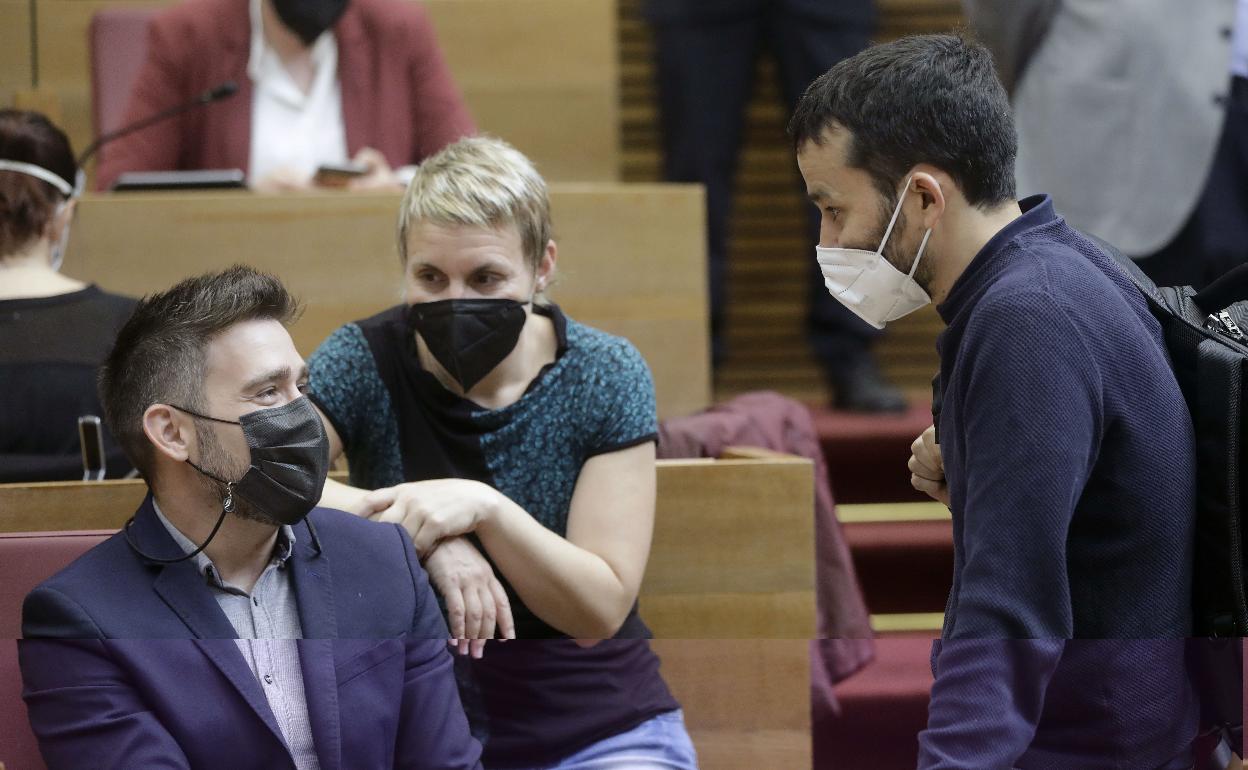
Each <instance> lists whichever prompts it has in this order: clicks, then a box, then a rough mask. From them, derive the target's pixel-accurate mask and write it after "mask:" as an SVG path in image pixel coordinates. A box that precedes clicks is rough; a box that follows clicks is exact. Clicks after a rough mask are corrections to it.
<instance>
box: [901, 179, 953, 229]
mask: <svg viewBox="0 0 1248 770" xmlns="http://www.w3.org/2000/svg"><path fill="white" fill-rule="evenodd" d="M921 168H922V167H920V169H916V170H915V172H914V174H913V175H912V176H911V177H910V190H909V191H913V192H916V193H918V194H919V205H920V211H921V217H922V220H923V227H924V228H925V229H927V228H932V227H935V226H936V223H937V222H938V221H940V218H941V217H942V216H944V213H945V206H946V205H948V202H949V201H948V199H947V198H946V197H945V191H944V188H943V187H942V184H951V183H952V180H950V179H949V178H948V177H947V175H945V174H942V173H940V172H939V171H936V170H935V169H931V170H926V171H925V170H921ZM942 180H944V181H942Z"/></svg>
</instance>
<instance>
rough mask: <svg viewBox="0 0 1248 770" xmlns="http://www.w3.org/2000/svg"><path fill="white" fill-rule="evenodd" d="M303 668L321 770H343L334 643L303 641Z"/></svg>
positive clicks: (306, 696) (300, 655) (300, 661)
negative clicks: (341, 769)
mask: <svg viewBox="0 0 1248 770" xmlns="http://www.w3.org/2000/svg"><path fill="white" fill-rule="evenodd" d="M298 644H299V664H300V666H302V668H303V692H304V699H305V700H306V701H307V704H308V723H309V725H311V727H312V742H313V744H314V745H315V746H316V756H317V757H318V758H319V759H320V760H321V770H339V769H340V768H341V766H342V733H341V729H342V719H341V716H340V714H339V709H338V680H337V668H336V666H335V665H334V645H335V642H334V641H333V640H330V639H301V640H300V641H299V642H298Z"/></svg>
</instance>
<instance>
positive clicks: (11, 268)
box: [0, 110, 134, 482]
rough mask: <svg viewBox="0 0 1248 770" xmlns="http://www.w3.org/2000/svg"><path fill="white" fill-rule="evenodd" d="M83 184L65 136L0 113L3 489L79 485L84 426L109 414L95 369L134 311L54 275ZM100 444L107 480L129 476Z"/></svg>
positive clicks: (27, 115)
mask: <svg viewBox="0 0 1248 770" xmlns="http://www.w3.org/2000/svg"><path fill="white" fill-rule="evenodd" d="M79 178H80V177H79V173H78V164H77V163H76V162H75V161H74V154H73V151H72V150H71V149H70V146H69V140H68V139H67V138H66V137H65V134H64V133H63V132H62V131H61V130H60V129H59V128H57V127H56V126H54V125H52V123H50V122H49V121H48V120H47V118H45V117H44V116H42V115H40V114H38V113H34V112H23V111H18V110H0V394H3V397H2V398H0V482H12V481H59V480H69V479H82V476H83V467H82V454H81V452H80V450H79V440H78V418H79V417H80V416H83V415H97V416H98V415H102V414H103V412H102V411H101V409H100V404H99V399H98V397H97V395H96V388H95V375H96V369H97V368H98V367H99V364H100V362H101V361H103V360H104V357H105V356H106V355H108V351H109V350H110V349H111V348H112V346H113V341H114V339H115V338H116V335H117V330H118V329H119V328H120V327H121V325H122V324H123V323H125V321H126V319H127V318H128V317H129V315H130V311H131V310H133V309H134V301H133V300H131V299H127V298H125V297H119V296H117V295H114V294H108V293H106V292H104V291H101V290H100V288H99V287H98V286H95V285H90V286H89V285H87V284H84V283H82V282H81V281H75V280H73V279H72V278H68V277H66V276H63V275H61V274H60V273H59V272H58V269H59V267H60V262H61V258H62V256H63V255H64V253H65V248H66V246H67V245H68V242H69V230H70V224H71V222H72V221H73V217H74V207H75V205H76V199H77V195H78V193H79V192H80V190H79V189H78V187H77V183H76V180H78V179H79ZM104 446H105V459H106V463H107V471H108V476H109V477H110V478H116V477H118V476H123V475H125V474H126V473H128V472H129V471H130V469H131V466H130V463H129V462H128V461H127V460H126V459H125V455H124V454H123V453H122V452H121V449H120V448H119V447H118V446H117V444H116V443H115V442H114V441H113V439H112V437H111V436H110V435H108V434H107V432H106V433H105V436H104Z"/></svg>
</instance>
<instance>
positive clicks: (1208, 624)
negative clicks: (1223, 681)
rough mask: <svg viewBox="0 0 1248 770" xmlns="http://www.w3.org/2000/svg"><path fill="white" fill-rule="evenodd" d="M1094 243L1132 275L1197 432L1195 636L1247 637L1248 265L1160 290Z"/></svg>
mask: <svg viewBox="0 0 1248 770" xmlns="http://www.w3.org/2000/svg"><path fill="white" fill-rule="evenodd" d="M1093 240H1095V241H1096V242H1097V243H1098V244H1100V245H1101V247H1102V248H1103V249H1104V250H1105V251H1106V253H1108V254H1109V255H1110V256H1111V257H1113V258H1114V260H1115V261H1117V262H1118V263H1119V264H1120V265H1121V266H1122V267H1123V268H1124V269H1125V270H1126V272H1127V274H1128V275H1129V276H1131V279H1132V280H1133V281H1134V282H1135V284H1136V286H1137V287H1139V289H1140V291H1141V292H1142V293H1143V294H1144V296H1145V298H1146V299H1147V300H1148V306H1149V309H1150V310H1152V313H1153V315H1154V316H1155V317H1156V318H1157V320H1158V321H1159V322H1160V323H1161V331H1162V334H1163V335H1164V338H1165V343H1166V349H1167V351H1168V352H1169V354H1170V363H1171V366H1172V367H1173V368H1174V374H1175V377H1176V378H1177V379H1178V382H1179V388H1180V389H1182V391H1183V397H1184V398H1185V399H1186V401H1187V407H1188V409H1189V411H1190V412H1191V414H1192V425H1193V426H1194V427H1195V429H1196V497H1197V499H1196V564H1195V571H1194V573H1193V578H1194V580H1193V586H1192V590H1193V605H1192V606H1193V616H1194V621H1195V635H1196V636H1205V637H1234V636H1248V601H1246V600H1245V594H1246V593H1248V585H1246V584H1245V580H1244V546H1245V540H1244V530H1245V524H1246V522H1245V518H1244V509H1245V499H1244V496H1245V494H1248V487H1246V485H1245V482H1246V481H1248V388H1246V387H1245V386H1246V385H1248V383H1246V382H1245V380H1248V265H1240V266H1239V267H1237V268H1235V269H1234V270H1231V271H1230V272H1228V273H1227V274H1226V275H1224V276H1222V277H1221V278H1219V279H1218V280H1216V281H1214V282H1213V283H1211V284H1209V286H1207V287H1205V288H1204V289H1202V290H1201V291H1199V292H1197V291H1195V290H1194V289H1193V288H1192V287H1190V286H1174V287H1171V286H1162V287H1158V286H1157V285H1156V284H1154V283H1153V282H1152V280H1150V279H1149V278H1148V276H1146V275H1145V274H1144V273H1143V271H1141V270H1140V269H1139V267H1137V266H1136V264H1135V263H1134V262H1133V261H1131V259H1130V258H1128V257H1127V256H1125V255H1123V254H1122V252H1120V251H1118V249H1116V248H1114V247H1113V246H1111V245H1110V244H1108V243H1105V242H1104V241H1101V240H1099V239H1095V238H1094V239H1093Z"/></svg>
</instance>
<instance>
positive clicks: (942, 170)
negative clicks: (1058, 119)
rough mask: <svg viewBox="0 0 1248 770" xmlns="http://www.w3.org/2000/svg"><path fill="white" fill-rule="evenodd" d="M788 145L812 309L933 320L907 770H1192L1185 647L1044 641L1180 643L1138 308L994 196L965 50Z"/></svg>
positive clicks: (1010, 195) (1171, 423)
mask: <svg viewBox="0 0 1248 770" xmlns="http://www.w3.org/2000/svg"><path fill="white" fill-rule="evenodd" d="M790 130H791V133H792V134H793V137H794V141H795V146H796V150H797V158H798V165H799V166H800V168H801V171H802V175H803V177H804V178H805V180H806V185H807V189H808V192H809V194H810V198H811V200H812V201H814V203H815V204H816V205H817V206H818V207H819V208H820V209H821V210H822V212H823V221H822V230H821V234H820V248H819V249H818V261H819V264H820V266H821V267H822V269H823V273H824V278H825V285H826V287H827V289H828V290H829V291H830V292H831V293H832V294H833V296H835V297H836V298H837V299H839V300H840V301H841V302H842V303H843V304H845V305H846V307H848V308H849V309H851V310H853V311H854V312H855V313H857V314H858V315H859V316H860V317H861V318H863V319H864V320H866V321H867V322H868V323H871V324H873V325H875V326H877V327H883V325H884V324H885V323H887V322H888V321H891V320H895V319H897V318H900V317H901V316H903V315H905V314H907V313H909V312H912V311H914V310H917V309H918V308H920V307H922V306H924V305H926V304H928V303H929V302H935V303H936V304H937V310H938V311H939V313H940V316H941V318H942V320H944V322H945V323H946V324H947V328H946V330H945V331H944V332H943V333H942V334H941V336H940V338H939V340H938V341H937V347H938V349H939V351H940V357H941V368H940V377H939V380H938V387H937V392H938V393H939V394H940V397H939V398H938V399H937V404H936V405H935V409H934V412H937V416H936V420H935V422H936V427H935V429H934V430H933V432H932V434H931V435H929V436H927V437H926V439H927V440H926V442H924V441H922V440H920V441H918V442H916V456H915V458H912V460H911V469H912V471H913V472H914V473H915V476H914V479H913V480H914V482H915V484H916V486H918V487H919V488H920V489H924V490H926V491H930V492H932V493H933V494H934V496H936V497H938V499H942V500H944V501H945V502H946V503H947V504H949V506H950V508H951V510H952V513H953V537H954V561H955V564H954V577H953V588H952V591H951V592H950V595H949V602H948V606H947V609H946V613H945V622H944V630H943V634H942V636H943V637H944V640H945V641H944V643H943V645H942V644H938V645H937V646H936V648H935V650H934V652H933V672H934V673H935V675H936V682H935V685H934V687H933V691H932V704H931V710H930V713H929V729H928V730H927V731H925V732H924V733H923V736H922V738H921V744H922V758H921V764H922V766H924V767H933V768H934V767H967V766H973V767H993V768H996V767H1013V766H1020V767H1029V766H1043V767H1072V768H1073V767H1079V768H1099V767H1105V768H1118V767H1153V768H1156V767H1167V768H1168V767H1189V766H1190V764H1191V754H1190V744H1191V740H1192V737H1193V734H1194V731H1195V726H1196V721H1195V715H1194V712H1193V710H1192V705H1191V704H1192V703H1193V700H1192V699H1193V694H1192V692H1191V689H1190V685H1189V684H1188V682H1187V677H1186V675H1185V669H1184V662H1183V655H1182V645H1178V644H1175V645H1152V646H1149V645H1144V646H1141V645H1140V644H1138V643H1132V642H1128V641H1122V642H1118V643H1117V644H1118V646H1117V647H1115V643H1114V642H1108V643H1107V644H1108V647H1106V646H1105V644H1102V645H1090V644H1074V643H1070V642H1067V641H1065V640H1068V639H1072V638H1080V637H1087V638H1099V639H1109V640H1138V639H1144V638H1161V639H1179V638H1182V637H1184V636H1187V635H1188V634H1190V633H1191V628H1192V618H1191V613H1192V610H1191V598H1190V594H1191V586H1192V562H1193V533H1194V525H1195V512H1194V499H1195V488H1194V478H1195V466H1194V462H1195V460H1194V446H1193V435H1192V426H1191V419H1190V417H1189V415H1188V412H1187V409H1186V407H1185V405H1184V401H1183V397H1182V394H1181V393H1180V391H1179V388H1178V385H1177V383H1176V381H1175V378H1174V375H1173V373H1172V372H1171V370H1170V367H1169V364H1168V360H1167V357H1166V353H1165V349H1164V347H1163V343H1162V339H1161V333H1160V328H1159V326H1158V324H1157V322H1156V321H1155V320H1154V319H1153V318H1152V317H1151V316H1150V314H1149V311H1148V309H1147V307H1146V305H1145V302H1144V299H1143V297H1142V296H1140V294H1139V293H1138V292H1137V291H1136V290H1135V288H1134V287H1133V286H1132V284H1131V282H1130V280H1129V278H1128V277H1127V276H1126V275H1125V274H1124V273H1123V272H1122V271H1121V270H1120V269H1119V268H1118V267H1117V266H1116V265H1115V263H1113V262H1112V261H1111V260H1110V259H1109V258H1108V257H1106V256H1105V255H1104V254H1103V253H1102V252H1101V251H1100V250H1099V249H1098V248H1097V247H1096V246H1095V245H1094V244H1093V243H1092V242H1091V241H1089V240H1088V239H1087V238H1086V237H1085V236H1083V235H1082V234H1080V233H1079V232H1077V231H1075V230H1073V229H1072V228H1071V227H1069V226H1068V225H1067V224H1066V223H1065V222H1064V221H1063V219H1062V218H1061V217H1060V216H1059V215H1058V214H1057V213H1056V212H1055V210H1054V207H1053V203H1052V202H1051V201H1050V200H1049V199H1048V197H1047V196H1036V197H1033V198H1028V199H1026V200H1023V201H1016V200H1015V186H1014V158H1015V150H1016V140H1015V134H1014V127H1013V124H1012V121H1011V117H1010V108H1009V103H1008V100H1007V97H1006V94H1005V91H1004V89H1003V88H1002V87H1001V85H1000V83H999V82H998V80H997V79H996V76H995V74H994V73H993V68H992V60H991V57H990V55H989V54H988V52H987V51H986V50H985V49H983V48H982V47H980V46H978V45H975V44H973V43H970V42H968V41H966V40H963V39H961V38H959V37H956V36H950V35H933V36H919V37H911V38H904V39H902V40H898V41H895V42H893V43H889V44H886V45H880V46H876V47H874V48H871V49H868V50H867V51H864V52H863V53H861V54H859V55H858V56H855V57H853V58H851V59H848V60H846V61H844V62H841V63H840V64H838V65H837V66H835V67H833V68H832V69H831V70H830V71H829V72H828V73H826V74H825V75H824V76H822V77H821V78H820V79H818V80H817V81H815V83H814V84H812V85H811V87H810V88H809V89H808V90H807V92H806V94H805V96H804V97H803V99H802V101H801V103H800V104H799V106H798V108H797V111H796V112H795V114H794V117H793V121H792V124H791V126H790ZM1123 205H1130V202H1129V201H1124V202H1123ZM937 439H939V440H938V441H937ZM937 446H938V447H939V449H938V450H937ZM942 460H943V466H942V465H941V461H942ZM946 478H947V487H946V486H945V483H946V482H945V479H946ZM1006 640H1028V641H1013V642H1011V641H1006ZM1141 693H1147V694H1153V695H1155V696H1156V697H1141Z"/></svg>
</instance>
